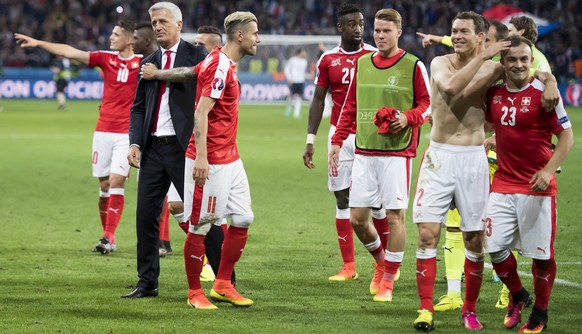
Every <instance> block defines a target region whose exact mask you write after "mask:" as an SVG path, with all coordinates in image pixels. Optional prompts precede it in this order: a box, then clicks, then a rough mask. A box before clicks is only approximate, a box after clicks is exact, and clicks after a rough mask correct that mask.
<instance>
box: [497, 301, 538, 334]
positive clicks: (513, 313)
mask: <svg viewBox="0 0 582 334" xmlns="http://www.w3.org/2000/svg"><path fill="white" fill-rule="evenodd" d="M531 302H532V298H531V296H530V295H529V294H528V295H527V298H526V299H525V300H522V301H519V302H517V303H514V302H513V300H510V301H509V305H508V306H507V314H506V315H505V319H504V320H503V325H505V328H507V329H511V328H513V327H515V326H517V324H519V323H520V322H521V312H523V310H524V309H525V308H526V307H528V306H530V305H531Z"/></svg>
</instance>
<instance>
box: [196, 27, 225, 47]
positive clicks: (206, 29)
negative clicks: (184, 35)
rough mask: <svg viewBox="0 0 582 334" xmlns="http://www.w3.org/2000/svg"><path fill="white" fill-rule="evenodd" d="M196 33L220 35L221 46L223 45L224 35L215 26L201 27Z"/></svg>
mask: <svg viewBox="0 0 582 334" xmlns="http://www.w3.org/2000/svg"><path fill="white" fill-rule="evenodd" d="M196 33H198V34H215V35H218V38H220V44H221V45H222V34H221V33H220V30H218V28H217V27H215V26H200V27H198V30H197V31H196Z"/></svg>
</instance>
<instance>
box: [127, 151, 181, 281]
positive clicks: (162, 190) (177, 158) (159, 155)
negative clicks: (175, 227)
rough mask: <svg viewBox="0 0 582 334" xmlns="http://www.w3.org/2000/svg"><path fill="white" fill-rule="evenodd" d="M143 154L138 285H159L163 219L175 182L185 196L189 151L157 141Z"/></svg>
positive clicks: (139, 210) (138, 243)
mask: <svg viewBox="0 0 582 334" xmlns="http://www.w3.org/2000/svg"><path fill="white" fill-rule="evenodd" d="M143 151H146V152H147V154H145V155H144V156H143V157H142V160H141V163H140V174H139V180H138V189H137V212H136V230H137V273H138V277H139V282H138V284H137V286H138V287H142V288H145V289H148V290H152V289H157V288H158V277H159V276H160V257H159V253H158V240H159V235H160V231H159V223H160V214H161V212H162V205H163V201H164V198H165V197H166V194H167V192H168V189H169V187H170V183H171V182H173V183H174V185H175V186H176V189H177V190H178V193H179V194H180V197H181V198H182V199H183V198H184V160H185V152H184V149H183V148H182V147H181V146H180V144H179V143H178V142H177V141H175V142H168V143H161V142H157V141H155V140H154V141H153V142H152V143H151V144H150V146H149V147H147V149H146V150H143Z"/></svg>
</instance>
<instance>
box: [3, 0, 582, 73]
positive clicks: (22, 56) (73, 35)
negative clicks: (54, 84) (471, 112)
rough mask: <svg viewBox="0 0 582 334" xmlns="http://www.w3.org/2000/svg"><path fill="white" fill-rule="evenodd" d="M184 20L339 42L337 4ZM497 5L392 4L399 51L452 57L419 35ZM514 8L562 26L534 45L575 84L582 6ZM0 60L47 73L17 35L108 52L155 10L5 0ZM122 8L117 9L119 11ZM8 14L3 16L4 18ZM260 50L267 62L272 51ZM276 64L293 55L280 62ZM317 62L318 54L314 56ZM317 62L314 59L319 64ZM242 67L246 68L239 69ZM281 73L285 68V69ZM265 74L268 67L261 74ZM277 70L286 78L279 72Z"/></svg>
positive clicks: (333, 0) (526, 0) (368, 38)
mask: <svg viewBox="0 0 582 334" xmlns="http://www.w3.org/2000/svg"><path fill="white" fill-rule="evenodd" d="M177 3H178V5H179V7H180V9H181V10H182V12H183V13H184V32H195V31H196V28H197V27H199V26H201V25H214V26H221V24H222V20H223V18H224V17H226V16H227V15H228V14H229V13H231V12H233V11H235V10H249V11H251V12H253V13H255V14H256V15H257V18H258V20H259V22H261V27H260V29H261V31H263V34H298V35H335V34H336V30H335V26H336V22H337V21H336V17H335V7H336V6H337V5H338V4H339V3H340V1H337V0H322V1H312V0H304V1H287V2H283V1H277V0H258V1H250V0H241V1H234V0H230V1H226V2H222V3H221V4H220V5H215V4H213V2H212V1H211V0H200V1H177ZM500 3H503V2H502V1H499V0H481V1H469V0H448V1H438V0H426V1H413V0H400V1H395V2H393V5H394V9H396V10H398V11H399V12H400V13H402V16H403V18H402V19H403V23H404V24H405V26H406V28H405V29H404V30H403V33H402V37H401V38H400V45H401V46H402V47H403V48H404V49H406V50H409V51H410V52H411V53H413V54H415V55H418V57H419V58H420V59H421V60H422V61H423V62H424V63H425V64H429V63H430V62H431V60H432V59H433V58H434V57H435V56H436V55H439V54H444V53H448V52H449V51H448V50H447V48H446V47H445V46H437V47H436V48H431V49H423V48H422V46H421V45H420V43H418V39H419V38H418V37H417V36H415V33H416V31H430V32H431V33H433V34H438V35H446V34H449V33H450V24H449V22H451V20H452V18H453V17H454V15H455V14H456V13H457V12H458V11H463V10H473V11H475V12H478V13H482V12H483V11H485V10H487V9H488V8H491V7H493V6H494V5H497V4H500ZM511 3H512V4H513V5H515V6H516V7H519V8H521V9H523V10H524V11H527V12H529V13H532V14H534V15H537V16H539V17H541V18H544V19H548V20H550V21H555V22H559V23H561V26H560V27H558V28H557V29H555V30H554V31H552V32H551V33H549V34H548V35H545V36H543V37H541V38H540V39H539V40H538V42H537V43H536V45H537V47H538V48H539V49H540V51H541V52H542V53H543V54H545V55H546V57H547V58H548V60H549V61H550V64H551V65H552V67H553V73H554V74H555V75H556V77H557V78H558V79H559V80H560V81H565V80H567V79H571V78H574V77H575V76H576V72H575V61H576V60H580V59H582V48H581V46H580V40H581V36H582V19H581V15H582V14H581V13H582V3H581V2H580V1H577V0H557V1H531V0H514V1H512V2H511ZM0 4H1V5H0V6H1V7H2V8H3V10H2V11H1V12H0V58H2V59H4V63H5V64H4V65H5V66H7V67H23V66H43V67H48V66H49V65H50V63H51V59H50V56H49V55H47V54H46V53H42V52H37V51H28V50H27V51H24V50H22V49H20V48H16V47H15V46H14V43H13V40H12V34H11V33H12V32H15V31H20V32H22V33H24V34H26V35H30V36H33V37H35V38H38V39H43V40H51V41H55V42H60V43H67V44H70V45H74V46H75V47H77V48H80V49H84V50H98V49H106V48H107V47H108V39H107V37H108V34H109V31H111V28H112V22H116V21H117V20H118V19H120V18H123V17H129V18H131V19H133V20H135V21H138V22H139V21H147V20H149V18H148V17H147V9H148V6H149V5H150V4H151V3H150V2H147V1H146V2H139V1H131V2H126V3H124V4H123V5H122V6H123V7H121V8H122V9H123V11H122V13H121V14H120V13H118V12H117V10H116V9H117V7H118V6H119V5H118V3H117V2H115V1H107V0H94V1H89V0H82V1H56V0H46V1H16V0H0ZM382 7H384V2H383V1H379V0H371V1H366V2H363V3H362V12H363V14H364V17H365V18H366V26H368V27H372V18H373V17H374V13H375V12H376V10H377V9H378V8H382ZM121 8H120V9H121ZM4 9H5V10H4ZM364 41H365V42H368V43H371V42H372V29H368V30H367V31H365V35H364ZM262 49H263V50H264V51H263V50H259V55H258V56H259V57H263V56H264V53H265V52H268V51H267V50H268V49H269V48H266V47H263V48H262ZM275 56H277V57H279V60H280V61H279V64H284V61H285V59H286V58H287V57H289V56H291V54H281V55H275ZM313 57H316V54H315V53H314V54H313ZM316 60H317V59H311V61H313V62H315V61H316ZM241 65H242V64H241ZM280 66H281V65H280ZM263 68H266V67H263ZM279 70H282V68H280V69H279Z"/></svg>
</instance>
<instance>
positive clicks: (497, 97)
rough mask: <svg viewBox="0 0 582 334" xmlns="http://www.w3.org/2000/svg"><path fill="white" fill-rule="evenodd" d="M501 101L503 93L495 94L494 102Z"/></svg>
mask: <svg viewBox="0 0 582 334" xmlns="http://www.w3.org/2000/svg"><path fill="white" fill-rule="evenodd" d="M499 103H501V95H495V96H494V97H493V104H499Z"/></svg>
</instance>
